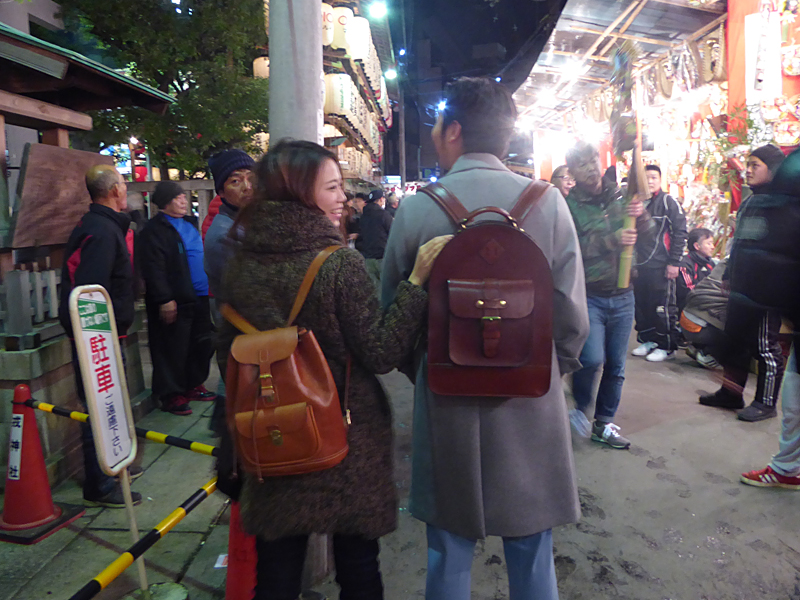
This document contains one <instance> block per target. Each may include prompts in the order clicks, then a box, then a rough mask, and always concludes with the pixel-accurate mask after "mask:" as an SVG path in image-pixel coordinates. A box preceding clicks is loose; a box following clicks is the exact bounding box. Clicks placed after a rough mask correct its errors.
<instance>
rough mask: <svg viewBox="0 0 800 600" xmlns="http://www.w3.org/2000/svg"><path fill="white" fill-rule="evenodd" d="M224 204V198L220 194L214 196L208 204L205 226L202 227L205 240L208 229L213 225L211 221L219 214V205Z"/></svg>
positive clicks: (201, 230) (204, 220) (201, 232)
mask: <svg viewBox="0 0 800 600" xmlns="http://www.w3.org/2000/svg"><path fill="white" fill-rule="evenodd" d="M220 206H222V198H220V197H219V195H217V196H214V199H213V200H212V201H211V202H210V203H209V205H208V214H207V215H206V218H205V219H203V226H202V227H201V228H200V234H201V235H202V236H203V241H205V239H206V231H208V228H209V227H211V222H212V221H213V220H214V217H216V216H217V215H218V214H219V207H220Z"/></svg>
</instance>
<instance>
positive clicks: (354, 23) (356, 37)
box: [346, 17, 372, 62]
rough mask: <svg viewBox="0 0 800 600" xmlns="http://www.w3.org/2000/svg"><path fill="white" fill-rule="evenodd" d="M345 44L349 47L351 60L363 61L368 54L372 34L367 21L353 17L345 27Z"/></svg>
mask: <svg viewBox="0 0 800 600" xmlns="http://www.w3.org/2000/svg"><path fill="white" fill-rule="evenodd" d="M346 35H347V43H348V45H349V46H350V56H351V57H352V58H353V60H360V61H362V62H363V61H365V60H367V58H368V57H369V54H370V52H369V51H370V44H371V43H372V34H371V33H370V28H369V21H368V20H367V19H365V18H364V17H353V19H352V20H351V21H350V23H349V24H348V26H347V32H346Z"/></svg>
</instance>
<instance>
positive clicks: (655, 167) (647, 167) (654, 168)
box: [644, 165, 661, 177]
mask: <svg viewBox="0 0 800 600" xmlns="http://www.w3.org/2000/svg"><path fill="white" fill-rule="evenodd" d="M644 170H645V171H655V172H656V173H658V176H659V177H661V167H659V166H658V165H645V167H644Z"/></svg>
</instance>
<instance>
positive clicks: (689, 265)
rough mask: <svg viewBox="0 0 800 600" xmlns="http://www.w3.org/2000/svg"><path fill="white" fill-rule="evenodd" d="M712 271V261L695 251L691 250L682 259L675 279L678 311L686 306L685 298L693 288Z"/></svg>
mask: <svg viewBox="0 0 800 600" xmlns="http://www.w3.org/2000/svg"><path fill="white" fill-rule="evenodd" d="M713 269H714V261H713V260H711V259H710V258H706V257H705V256H703V255H702V254H700V253H699V252H698V251H697V250H691V251H689V253H688V254H687V255H686V256H684V257H683V261H682V262H681V267H680V272H679V273H678V278H677V279H676V286H675V296H676V300H677V304H678V310H683V307H684V306H686V298H687V297H688V295H689V292H691V291H692V290H693V289H694V288H695V286H696V285H697V284H698V283H700V282H701V281H702V280H703V279H705V278H706V277H708V275H709V274H710V273H711V271H712V270H713Z"/></svg>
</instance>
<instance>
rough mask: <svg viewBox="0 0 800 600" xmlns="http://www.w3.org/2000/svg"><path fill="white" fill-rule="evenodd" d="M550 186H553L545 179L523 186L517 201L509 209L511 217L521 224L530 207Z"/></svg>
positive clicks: (534, 204)
mask: <svg viewBox="0 0 800 600" xmlns="http://www.w3.org/2000/svg"><path fill="white" fill-rule="evenodd" d="M551 187H553V186H552V185H551V184H549V183H547V182H546V181H541V180H538V181H534V182H532V183H531V184H530V185H529V186H528V187H526V188H525V190H524V191H523V192H522V195H521V196H520V197H519V200H517V203H516V204H515V205H514V207H513V208H512V209H511V210H510V211H509V214H510V215H511V217H512V218H513V219H514V220H515V221H516V222H517V223H519V224H520V226H521V225H522V223H523V221H525V218H526V217H527V216H528V213H529V212H531V209H532V208H533V207H534V206H536V203H537V202H539V200H540V199H541V198H542V196H544V193H545V192H546V191H547V190H549V189H550V188H551Z"/></svg>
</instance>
